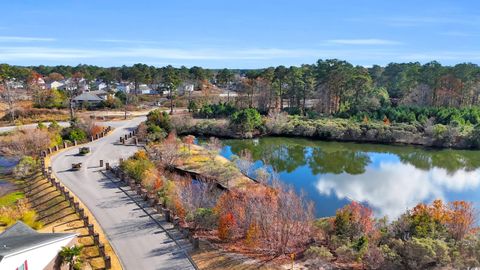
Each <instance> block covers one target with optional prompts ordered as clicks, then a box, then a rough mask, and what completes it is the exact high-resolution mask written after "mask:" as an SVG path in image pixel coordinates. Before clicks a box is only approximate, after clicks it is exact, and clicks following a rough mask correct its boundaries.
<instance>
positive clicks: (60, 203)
mask: <svg viewBox="0 0 480 270" xmlns="http://www.w3.org/2000/svg"><path fill="white" fill-rule="evenodd" d="M25 185H26V186H28V189H30V190H31V192H30V193H29V194H28V193H27V198H28V201H29V206H30V207H31V208H32V210H35V212H36V213H37V221H38V222H41V223H42V224H43V228H42V229H40V230H39V231H40V232H57V233H58V232H65V233H76V234H77V244H78V245H81V246H83V249H82V258H83V260H84V262H85V264H84V268H82V269H103V268H104V267H105V264H104V261H103V258H102V257H101V256H100V253H99V250H98V248H97V247H96V246H95V245H94V242H93V238H92V237H91V236H90V235H89V234H88V229H87V227H85V225H84V223H83V220H81V219H80V217H79V216H78V215H77V213H76V212H75V210H74V209H73V207H72V206H71V205H70V203H69V202H68V201H67V200H66V199H65V197H63V196H62V195H61V193H60V192H59V191H58V190H57V189H55V187H53V186H52V185H51V184H50V182H49V181H48V180H46V179H45V178H43V176H42V175H41V174H40V173H39V174H36V175H35V176H33V177H31V178H29V179H28V182H26V183H25ZM107 248H111V247H110V246H109V245H108V247H107V245H106V250H107Z"/></svg>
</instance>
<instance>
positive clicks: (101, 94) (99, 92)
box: [87, 90, 110, 100]
mask: <svg viewBox="0 0 480 270" xmlns="http://www.w3.org/2000/svg"><path fill="white" fill-rule="evenodd" d="M87 93H90V94H92V95H96V96H97V97H99V98H101V99H103V100H107V98H108V96H109V95H110V94H109V93H108V92H107V91H105V90H96V91H88V92H87Z"/></svg>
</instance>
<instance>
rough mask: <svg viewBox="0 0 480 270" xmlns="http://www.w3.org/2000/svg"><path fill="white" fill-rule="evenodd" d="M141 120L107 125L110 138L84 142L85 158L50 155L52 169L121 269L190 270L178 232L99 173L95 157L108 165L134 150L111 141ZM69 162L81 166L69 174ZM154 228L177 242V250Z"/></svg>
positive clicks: (72, 154)
mask: <svg viewBox="0 0 480 270" xmlns="http://www.w3.org/2000/svg"><path fill="white" fill-rule="evenodd" d="M143 120H145V117H138V118H135V119H133V120H128V121H115V122H111V123H109V124H110V125H111V126H113V127H115V130H114V131H113V133H112V134H111V135H109V136H107V137H104V138H102V139H100V140H97V141H94V142H92V143H89V144H88V146H89V147H90V148H91V150H92V153H91V154H89V155H87V156H84V157H80V156H76V153H78V149H76V148H72V149H69V150H67V151H64V152H61V153H59V154H57V155H55V156H53V157H52V169H53V171H54V173H55V175H56V176H57V178H58V179H59V180H60V181H61V182H62V183H63V184H64V185H66V186H67V187H68V188H69V189H70V190H71V191H72V192H73V193H75V195H76V196H77V197H78V198H79V199H80V200H81V201H82V202H83V203H84V204H85V205H86V206H87V207H88V209H89V210H90V211H91V212H92V214H93V215H94V216H95V218H96V219H97V221H98V223H99V224H100V226H101V227H102V229H103V230H104V232H105V233H106V235H107V237H108V239H109V241H110V243H111V245H112V246H113V248H114V250H115V252H116V253H117V255H118V257H119V258H120V261H121V263H122V265H123V267H124V269H127V270H130V269H132V270H133V269H194V268H193V266H192V264H191V263H190V261H189V260H188V258H187V256H186V255H185V253H184V252H183V249H185V248H189V246H188V244H187V242H188V241H186V240H183V241H182V240H178V239H180V236H179V233H178V232H176V231H175V230H174V229H173V228H172V226H171V225H170V224H167V223H166V222H161V223H158V221H157V220H156V219H154V218H152V217H151V216H152V215H153V216H154V215H157V214H155V213H154V211H152V209H146V210H143V209H142V207H139V206H141V204H142V203H143V202H141V200H140V199H139V198H138V196H137V197H135V196H136V195H135V194H134V193H133V192H130V191H128V188H127V187H126V186H124V185H123V186H122V185H121V184H119V183H118V182H115V180H117V179H113V178H110V177H108V176H107V175H105V174H104V173H102V172H101V171H100V168H99V160H100V159H103V160H104V161H105V162H110V164H114V163H118V159H119V158H121V157H123V158H127V157H129V156H130V155H132V154H133V153H134V152H135V151H136V150H137V147H135V146H123V145H115V144H114V142H116V141H117V140H118V138H119V137H120V136H121V135H123V134H125V133H127V132H130V131H131V130H132V129H133V128H134V127H136V126H137V125H138V124H139V123H140V122H141V121H143ZM75 162H82V163H83V168H82V169H81V170H80V171H77V172H72V171H69V169H70V167H71V164H72V163H75ZM135 199H136V200H135ZM159 224H161V225H163V228H166V229H167V231H168V232H169V234H170V235H173V236H174V237H173V238H174V239H177V240H178V241H177V243H180V246H182V248H180V246H179V245H177V243H175V242H174V241H172V238H170V237H169V235H168V234H167V232H166V231H165V230H164V229H163V228H162V227H161V226H159Z"/></svg>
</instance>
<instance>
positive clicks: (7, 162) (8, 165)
mask: <svg viewBox="0 0 480 270" xmlns="http://www.w3.org/2000/svg"><path fill="white" fill-rule="evenodd" d="M17 163H18V161H17V160H16V159H11V158H6V157H3V156H0V197H1V196H3V195H5V194H7V193H9V192H11V191H13V190H15V188H16V187H15V185H14V184H12V183H10V182H8V181H5V179H4V178H3V177H2V174H4V173H8V172H10V171H11V170H12V169H13V167H14V166H15V165H17Z"/></svg>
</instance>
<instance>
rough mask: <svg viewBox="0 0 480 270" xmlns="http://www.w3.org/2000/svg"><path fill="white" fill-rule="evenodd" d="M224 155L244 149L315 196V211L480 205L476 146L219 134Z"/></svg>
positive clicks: (394, 212) (393, 211)
mask: <svg viewBox="0 0 480 270" xmlns="http://www.w3.org/2000/svg"><path fill="white" fill-rule="evenodd" d="M223 144H224V147H223V149H222V152H221V154H222V155H223V156H225V157H227V158H232V157H233V155H239V154H240V152H241V151H242V150H243V149H248V150H249V151H250V152H251V153H252V157H253V159H254V160H255V161H256V164H257V165H259V166H260V165H261V164H269V166H271V167H272V168H273V169H275V171H277V172H278V173H279V176H280V179H281V180H282V181H283V182H285V183H288V184H291V185H293V186H294V187H295V188H296V189H297V190H298V191H300V190H303V191H304V192H305V193H306V194H307V196H308V198H309V199H311V200H313V201H314V202H315V207H316V215H317V216H318V217H323V216H330V215H333V214H334V213H335V210H336V209H338V208H340V207H342V206H343V205H345V204H348V203H349V202H350V200H355V201H359V202H362V203H364V204H367V205H369V206H370V207H371V208H372V209H373V210H374V212H375V214H376V216H377V217H382V216H388V217H389V218H390V219H393V218H396V217H397V216H398V215H400V214H401V213H402V212H404V211H405V210H406V209H409V208H412V207H414V206H415V205H416V204H418V203H419V202H431V201H432V200H434V199H436V198H439V199H443V200H445V201H452V200H467V201H471V202H473V203H474V204H475V206H476V207H477V208H478V209H480V151H462V150H430V149H423V148H418V147H411V146H385V145H375V144H357V143H339V142H322V141H311V140H307V139H292V138H261V139H252V140H224V141H223Z"/></svg>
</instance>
